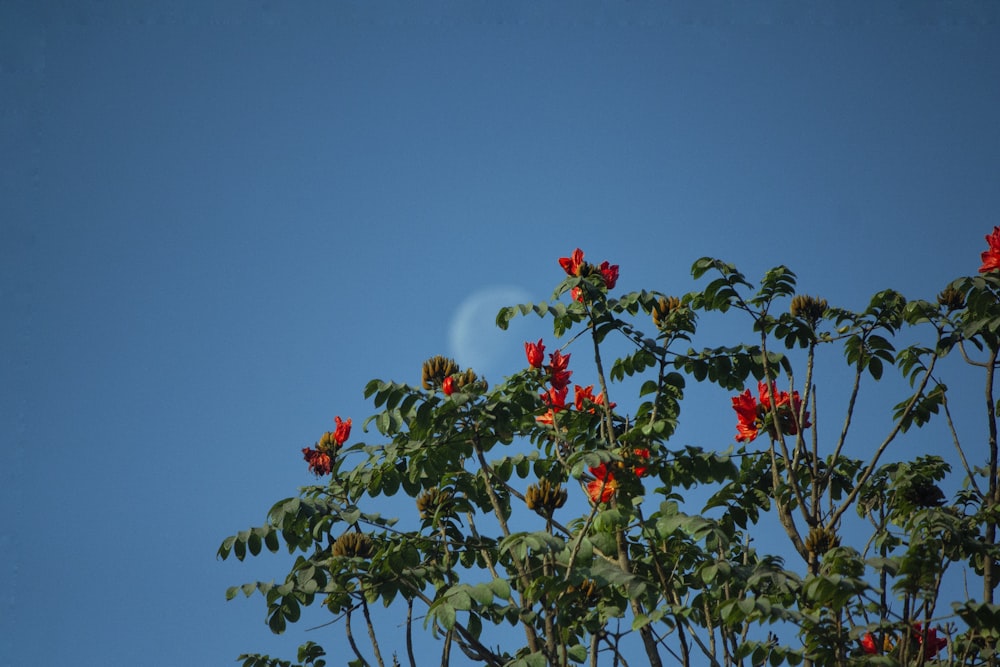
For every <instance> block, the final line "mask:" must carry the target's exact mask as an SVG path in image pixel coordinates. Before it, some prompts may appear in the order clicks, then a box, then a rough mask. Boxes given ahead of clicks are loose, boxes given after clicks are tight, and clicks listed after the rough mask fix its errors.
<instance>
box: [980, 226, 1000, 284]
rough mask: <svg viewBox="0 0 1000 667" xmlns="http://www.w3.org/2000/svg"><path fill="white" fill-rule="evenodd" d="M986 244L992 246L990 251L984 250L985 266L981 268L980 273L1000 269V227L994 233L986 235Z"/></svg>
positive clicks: (994, 229)
mask: <svg viewBox="0 0 1000 667" xmlns="http://www.w3.org/2000/svg"><path fill="white" fill-rule="evenodd" d="M986 242H987V243H989V244H990V249H989V250H984V251H983V253H982V255H981V257H982V258H983V265H982V266H980V267H979V272H980V273H986V272H988V271H996V270H998V269H1000V227H994V228H993V233H992V234H987V235H986Z"/></svg>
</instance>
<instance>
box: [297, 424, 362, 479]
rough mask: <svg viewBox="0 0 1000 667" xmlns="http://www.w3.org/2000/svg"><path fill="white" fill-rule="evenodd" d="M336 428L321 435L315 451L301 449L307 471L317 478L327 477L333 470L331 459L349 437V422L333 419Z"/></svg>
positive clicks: (307, 448) (306, 448)
mask: <svg viewBox="0 0 1000 667" xmlns="http://www.w3.org/2000/svg"><path fill="white" fill-rule="evenodd" d="M333 420H334V423H335V424H336V426H335V427H334V429H333V432H332V433H331V432H327V433H324V434H323V437H322V438H320V441H319V442H318V443H316V449H311V448H309V447H305V448H303V449H302V458H304V459H305V461H306V463H307V464H309V470H310V471H312V472H314V473H315V474H316V475H317V476H319V475H329V474H330V472H331V471H332V470H333V457H334V456H336V455H337V450H338V449H340V448H341V447H343V446H344V443H345V442H347V439H348V438H350V437H351V420H350V419H348V420H347V421H341V419H340V417H334V418H333Z"/></svg>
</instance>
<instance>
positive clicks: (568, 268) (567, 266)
mask: <svg viewBox="0 0 1000 667" xmlns="http://www.w3.org/2000/svg"><path fill="white" fill-rule="evenodd" d="M559 266H561V267H563V271H565V272H566V274H567V275H570V276H578V275H580V269H581V268H582V267H583V251H582V250H580V249H579V248H577V249H576V250H574V251H573V254H572V255H570V256H569V257H560V258H559Z"/></svg>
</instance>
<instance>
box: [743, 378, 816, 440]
mask: <svg viewBox="0 0 1000 667" xmlns="http://www.w3.org/2000/svg"><path fill="white" fill-rule="evenodd" d="M773 389H774V387H773V384H772V387H771V389H769V388H768V386H767V384H766V383H764V382H758V383H757V394H758V396H759V397H760V400H759V402H758V401H756V400H754V398H753V396H751V395H750V390H749V389H747V390H746V391H744V392H743V393H742V394H740V395H739V396H736V397H734V398H733V399H732V400H733V410H735V411H736V419H737V421H736V442H752V441H753V440H754V438H756V437H757V435H758V434H759V432H760V430H761V429H763V428H766V430H767V432H768V433H769V434H770V435H771V437H772V438H776V437H777V434H778V431H777V429H775V428H774V424H773V422H774V418H773V417H774V416H773V415H772V414H771V398H772V395H773V396H774V399H775V400H774V407H775V410H776V412H777V415H778V424H779V426H780V430H781V433H784V434H785V435H795V434H797V433H798V432H799V427H801V428H809V427H810V426H812V424H811V423H810V422H809V413H808V412H806V413H804V414H803V417H804V420H803V423H802V424H798V423H797V419H798V415H799V410H800V409H801V407H802V398H801V397H800V396H799V392H797V391H793V392H792V393H791V395H789V394H788V392H787V391H772V390H773Z"/></svg>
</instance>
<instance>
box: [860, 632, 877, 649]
mask: <svg viewBox="0 0 1000 667" xmlns="http://www.w3.org/2000/svg"><path fill="white" fill-rule="evenodd" d="M861 648H862V649H864V652H865V653H868V654H872V653H877V652H878V648H876V646H875V637H873V636H872V633H870V632H866V633H865V636H864V637H862V638H861Z"/></svg>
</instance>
